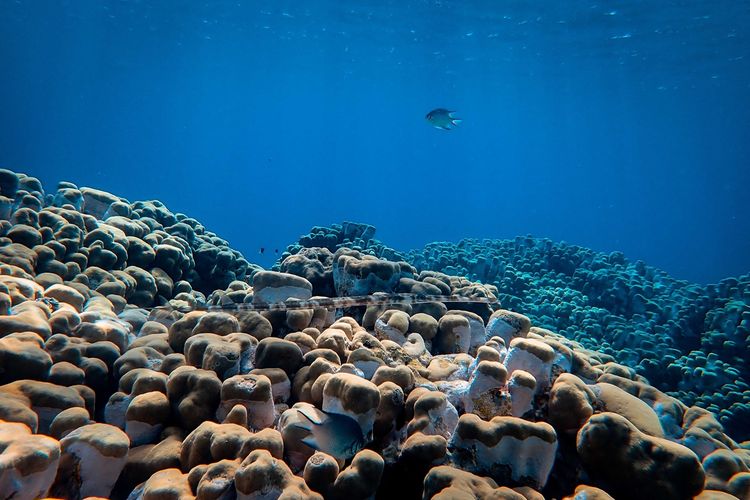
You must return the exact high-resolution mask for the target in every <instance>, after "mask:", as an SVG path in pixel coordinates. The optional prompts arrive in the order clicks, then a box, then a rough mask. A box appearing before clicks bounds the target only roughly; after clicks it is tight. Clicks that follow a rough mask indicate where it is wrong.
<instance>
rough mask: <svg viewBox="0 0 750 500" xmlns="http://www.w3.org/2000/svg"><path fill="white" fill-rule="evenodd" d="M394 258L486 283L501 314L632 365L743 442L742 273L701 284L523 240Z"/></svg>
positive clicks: (438, 246) (747, 282) (747, 400)
mask: <svg viewBox="0 0 750 500" xmlns="http://www.w3.org/2000/svg"><path fill="white" fill-rule="evenodd" d="M403 258H404V260H406V261H407V262H409V263H410V264H411V265H413V266H414V267H416V268H417V269H418V270H420V271H428V270H431V271H439V272H444V273H446V274H457V275H461V276H466V277H467V278H468V279H470V280H475V281H479V282H482V283H485V284H492V285H494V286H495V287H497V291H498V298H499V299H500V303H501V304H503V307H505V308H506V309H511V310H514V311H521V312H523V313H524V314H525V315H527V316H528V317H529V318H530V319H531V320H532V321H533V322H534V324H535V325H537V326H539V327H543V328H548V329H550V330H553V331H556V332H558V333H560V334H562V335H564V336H565V337H567V338H569V339H573V340H576V341H577V342H580V343H581V344H582V345H584V346H586V347H590V348H592V349H594V348H595V349H597V350H598V351H600V352H602V353H604V354H607V355H609V356H612V357H613V358H615V359H617V360H618V361H619V362H621V363H623V364H626V365H628V366H632V367H633V368H634V369H635V370H636V373H637V374H638V375H642V376H644V377H646V378H647V379H648V380H649V382H650V383H651V384H653V385H654V386H655V387H657V388H659V389H661V390H663V391H665V392H667V393H668V394H670V395H673V396H675V397H677V398H678V399H680V400H681V401H683V402H685V403H686V404H696V405H698V406H701V407H703V408H707V409H709V410H711V411H712V412H714V413H716V414H717V415H718V417H719V420H720V421H721V423H722V424H723V425H724V426H725V427H726V428H727V429H728V430H730V431H731V432H732V433H733V435H736V436H737V437H738V438H741V439H750V425H749V424H748V422H750V390H749V389H750V386H748V384H749V383H750V275H745V276H742V277H739V278H727V279H724V280H722V281H721V282H720V283H718V284H715V285H708V286H701V285H696V284H692V283H688V282H685V281H680V280H675V279H673V278H671V277H670V276H669V275H667V274H666V273H665V272H663V271H660V270H658V269H655V268H653V267H649V266H647V265H646V264H645V263H643V262H642V261H636V262H631V261H629V260H628V259H626V258H625V257H624V255H623V254H622V253H620V252H612V253H610V254H604V253H597V252H594V251H592V250H589V249H586V248H582V247H579V246H575V245H569V244H566V243H563V242H559V243H556V242H552V241H550V240H547V239H538V238H532V237H518V238H516V239H515V240H475V239H465V240H461V241H460V242H459V243H455V244H454V243H447V242H435V243H430V244H428V245H426V246H425V247H424V249H420V250H413V251H410V252H407V253H404V254H403ZM505 340H506V343H507V340H508V339H507V338H506V339H505Z"/></svg>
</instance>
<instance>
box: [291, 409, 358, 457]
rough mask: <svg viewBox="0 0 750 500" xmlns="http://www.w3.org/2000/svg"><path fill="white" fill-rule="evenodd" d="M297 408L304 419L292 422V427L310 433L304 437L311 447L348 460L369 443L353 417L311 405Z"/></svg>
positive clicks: (303, 440) (304, 440)
mask: <svg viewBox="0 0 750 500" xmlns="http://www.w3.org/2000/svg"><path fill="white" fill-rule="evenodd" d="M296 409H297V412H298V413H299V415H300V416H302V420H301V421H300V422H296V423H294V424H292V427H296V428H298V429H302V430H305V431H307V432H309V433H310V435H309V436H307V437H306V438H304V439H302V442H303V443H305V444H306V445H307V446H309V447H310V448H313V449H316V450H318V451H322V452H323V453H328V454H329V455H331V456H332V457H335V458H338V459H341V460H348V459H350V458H352V457H353V456H354V455H356V454H357V453H358V452H359V450H361V449H362V448H364V447H365V444H367V443H366V442H365V436H364V434H363V433H362V428H361V427H360V426H359V423H358V422H357V421H356V420H354V419H353V418H351V417H348V416H346V415H340V414H338V413H329V412H327V411H323V410H319V409H317V408H311V407H309V406H302V407H300V408H296Z"/></svg>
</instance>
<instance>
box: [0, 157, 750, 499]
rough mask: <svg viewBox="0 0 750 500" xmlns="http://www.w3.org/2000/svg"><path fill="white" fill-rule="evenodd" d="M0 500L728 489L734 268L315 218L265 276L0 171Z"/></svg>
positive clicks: (200, 245)
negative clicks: (422, 236) (397, 232)
mask: <svg viewBox="0 0 750 500" xmlns="http://www.w3.org/2000/svg"><path fill="white" fill-rule="evenodd" d="M0 215H1V217H0V219H2V222H1V225H0V235H1V237H0V450H1V451H0V497H2V498H13V499H33V498H40V497H47V496H51V497H58V498H73V499H77V498H85V497H92V496H93V497H108V498H116V499H117V498H121V499H126V498H128V499H133V500H137V499H156V498H159V499H164V498H169V499H172V498H175V499H177V498H180V499H189V498H238V499H251V498H252V499H255V498H258V499H260V498H264V499H270V498H279V497H283V498H295V499H303V498H305V499H306V498H326V499H340V498H341V499H350V500H354V499H360V498H361V499H365V498H376V497H377V498H425V499H427V498H433V497H434V498H480V499H485V498H486V499H489V498H493V499H494V498H507V499H540V498H571V499H572V498H597V499H605V498H617V499H627V498H643V499H647V498H653V499H686V498H693V497H696V496H697V497H698V498H705V499H708V498H733V497H736V498H741V499H742V498H749V497H750V472H749V470H750V469H749V467H750V442H748V441H744V442H743V440H746V439H750V432H748V425H749V424H748V422H749V421H750V412H749V411H748V406H749V404H750V402H749V401H748V397H749V396H748V390H747V389H748V386H747V383H746V382H747V377H748V342H750V337H748V332H749V327H750V325H748V323H749V322H750V311H749V310H748V301H749V300H750V299H749V297H750V278H748V277H743V278H740V279H732V280H725V281H722V282H721V283H720V284H718V285H715V286H708V287H702V286H697V285H691V284H688V283H685V282H681V281H677V280H674V279H672V278H670V277H669V276H668V275H666V274H665V273H663V272H660V271H658V270H655V269H653V268H650V267H648V266H646V265H644V264H643V263H641V262H636V263H631V262H628V261H627V260H626V259H625V258H624V257H623V256H622V255H621V254H617V253H613V254H608V255H605V254H598V253H595V252H592V251H590V250H587V249H584V248H580V247H575V246H570V245H565V244H558V243H552V242H550V241H547V240H537V239H533V238H518V239H516V240H515V241H494V240H486V241H476V240H465V241H462V242H460V243H458V244H451V243H433V244H430V245H427V246H426V247H425V248H424V249H421V250H418V251H412V252H403V253H400V252H397V251H395V250H393V249H390V248H388V247H387V246H385V245H384V244H382V243H381V242H379V241H377V240H375V239H374V233H375V229H374V228H373V227H372V226H368V225H365V224H355V223H344V224H341V225H334V226H332V227H327V228H326V227H316V228H313V230H312V231H311V232H310V233H309V234H307V235H305V236H303V237H301V238H300V240H299V241H298V242H297V243H295V244H293V245H291V246H289V247H288V248H287V249H286V251H284V252H282V254H281V255H280V258H279V261H278V262H277V263H276V265H275V266H274V268H273V269H271V270H266V269H263V268H261V267H259V266H257V265H254V264H251V263H250V262H248V260H246V259H245V258H244V257H243V256H242V255H241V254H240V253H239V252H238V251H236V250H233V249H232V248H231V247H230V246H229V244H228V243H227V242H226V241H225V240H223V239H221V238H220V237H218V236H217V235H216V234H214V233H212V232H210V231H208V230H207V229H206V228H205V227H204V226H203V225H201V223H200V222H199V221H197V220H195V219H193V218H190V217H188V216H186V215H183V214H179V213H177V214H175V213H172V212H170V211H169V210H168V209H167V207H165V206H164V205H163V204H162V203H160V202H158V201H138V202H134V203H131V202H129V201H127V200H125V199H122V198H120V197H118V196H115V195H113V194H110V193H106V192H102V191H99V190H96V189H92V188H78V187H77V186H75V185H73V184H71V183H67V182H62V183H60V184H59V186H58V187H57V189H56V190H54V191H51V192H46V191H45V190H44V189H43V186H42V185H41V184H40V182H39V181H38V180H37V179H36V178H34V177H29V176H26V175H23V174H16V173H13V172H10V171H7V170H2V171H0Z"/></svg>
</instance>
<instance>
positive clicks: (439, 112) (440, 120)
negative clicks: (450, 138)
mask: <svg viewBox="0 0 750 500" xmlns="http://www.w3.org/2000/svg"><path fill="white" fill-rule="evenodd" d="M453 113H455V111H448V110H447V109H443V108H437V109H433V110H432V111H430V112H429V113H427V115H426V116H425V120H427V121H428V122H429V123H430V125H432V126H433V127H435V128H439V129H440V130H453V129H454V128H456V126H457V125H458V124H459V123H461V119H459V118H456V117H455V116H453Z"/></svg>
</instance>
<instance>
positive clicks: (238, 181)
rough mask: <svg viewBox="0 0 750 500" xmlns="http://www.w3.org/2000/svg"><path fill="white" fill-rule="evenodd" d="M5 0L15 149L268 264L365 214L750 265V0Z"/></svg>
mask: <svg viewBox="0 0 750 500" xmlns="http://www.w3.org/2000/svg"><path fill="white" fill-rule="evenodd" d="M0 9H2V10H0V42H1V43H0V46H2V47H3V49H2V53H3V67H4V74H5V77H4V78H2V80H0V95H2V96H3V103H4V104H3V113H2V119H1V120H0V151H2V162H3V163H4V165H5V166H7V167H13V168H17V169H18V168H22V167H23V168H26V169H32V170H33V172H34V173H35V174H36V175H38V176H40V178H42V179H43V180H44V181H46V182H57V181H58V180H60V178H61V176H60V175H59V172H60V171H64V172H65V173H66V175H65V177H66V179H69V180H71V181H73V182H78V183H81V184H94V183H96V185H97V186H99V187H100V188H102V189H108V190H114V189H116V190H117V191H118V193H120V194H121V195H122V196H128V197H130V198H133V199H148V198H158V199H160V200H162V201H164V202H165V203H166V204H167V205H168V206H170V207H174V209H176V210H181V211H187V210H189V211H190V212H191V213H193V214H194V215H195V216H196V217H198V218H199V219H200V220H202V221H205V223H207V224H210V225H211V226H212V227H214V228H216V230H217V231H220V232H221V234H223V235H225V237H226V238H228V239H229V240H230V241H231V242H232V243H233V245H235V247H237V248H238V249H241V250H243V251H244V252H245V253H247V254H253V253H255V258H256V259H258V260H259V261H260V262H261V263H263V264H266V265H268V264H270V263H271V260H272V259H273V257H274V256H267V255H264V256H260V255H258V254H257V253H258V250H259V248H260V247H266V248H271V249H273V248H276V247H280V246H284V245H286V244H288V243H289V242H290V241H294V240H295V239H296V238H297V237H298V236H299V235H300V234H302V233H304V232H305V231H306V230H307V229H308V228H309V227H311V226H313V225H316V224H331V223H335V222H341V221H342V220H344V219H355V220H362V221H365V222H368V223H370V224H374V225H376V226H377V227H378V229H379V231H380V234H381V235H382V236H383V237H384V238H385V239H387V241H388V242H389V243H390V244H391V245H393V246H394V247H396V248H400V249H404V250H407V249H410V248H418V247H421V246H422V245H424V244H425V243H427V242H430V241H435V240H448V241H456V240H458V239H460V238H462V237H478V238H484V237H492V238H513V237H515V236H517V235H526V234H533V235H535V236H540V237H549V238H552V239H554V240H565V241H569V242H572V243H575V244H579V245H583V246H587V247H591V248H593V249H595V250H598V251H605V252H610V251H615V250H616V251H622V252H624V253H625V254H626V255H627V256H628V257H630V258H633V259H642V260H644V261H646V262H648V263H649V264H652V265H655V266H657V267H660V268H662V269H665V270H666V271H668V272H670V273H671V274H672V275H674V276H675V277H677V278H681V279H687V280H690V281H694V282H699V283H704V284H705V283H710V282H717V281H719V280H720V279H722V278H725V277H727V276H736V275H739V274H742V273H744V272H746V271H747V270H748V268H749V267H750V266H749V265H748V260H749V259H748V256H749V255H750V236H748V235H750V222H748V219H747V217H744V216H743V215H744V212H745V211H744V210H743V209H744V208H746V202H745V199H746V190H745V189H743V186H747V185H748V181H750V169H748V168H747V165H748V161H749V159H750V140H749V139H750V138H749V137H748V125H749V124H750V113H749V112H748V98H747V95H748V82H750V64H749V63H748V57H749V56H748V50H749V47H750V41H748V38H747V30H746V25H747V23H748V20H749V18H750V14H748V5H747V3H746V2H735V1H728V0H727V1H725V0H722V1H718V2H717V1H712V2H708V1H673V0H670V1H659V2H657V1H650V0H649V1H611V0H608V1H597V2H594V1H580V0H574V1H569V2H530V1H526V0H512V1H502V2H495V1H471V2H455V1H385V2H359V1H355V2H337V1H316V2H283V1H282V2H276V1H274V2H263V1H252V2H231V1H211V2H189V3H187V4H186V3H184V2H174V1H163V2H144V1H111V2H109V1H91V0H82V1H71V2H65V1H48V2H43V3H39V2H28V1H13V0H11V1H7V2H2V5H1V6H0ZM439 107H443V108H449V109H451V110H456V111H457V112H458V116H459V117H460V118H462V119H463V120H464V121H463V123H462V124H461V126H460V128H459V129H457V130H454V131H452V132H451V133H443V131H441V130H437V129H434V128H431V127H429V125H428V124H427V123H426V122H425V120H424V116H425V114H426V113H427V112H428V111H430V110H432V109H433V108H439ZM332 195H333V196H332ZM405 217H406V219H405ZM406 222H409V223H406Z"/></svg>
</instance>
